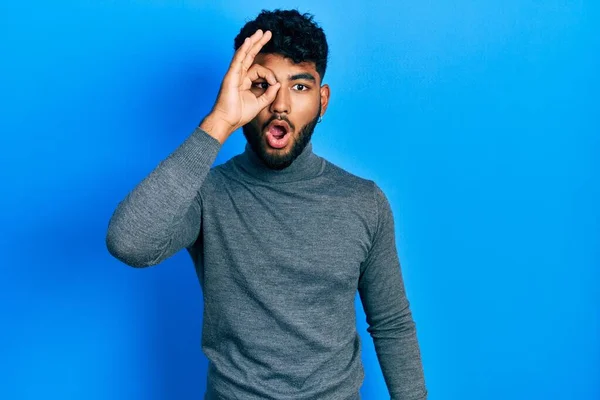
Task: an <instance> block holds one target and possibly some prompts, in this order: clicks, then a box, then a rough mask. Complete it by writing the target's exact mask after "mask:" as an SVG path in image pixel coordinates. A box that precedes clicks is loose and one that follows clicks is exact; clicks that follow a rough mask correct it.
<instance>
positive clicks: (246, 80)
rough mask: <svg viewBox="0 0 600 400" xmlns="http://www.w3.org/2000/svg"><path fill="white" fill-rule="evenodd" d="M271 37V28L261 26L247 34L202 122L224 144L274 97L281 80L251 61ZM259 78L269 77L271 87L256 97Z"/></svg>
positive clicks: (201, 126)
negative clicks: (253, 89) (210, 109)
mask: <svg viewBox="0 0 600 400" xmlns="http://www.w3.org/2000/svg"><path fill="white" fill-rule="evenodd" d="M270 38H271V32H270V31H266V32H265V33H263V31H262V30H260V29H259V30H257V31H256V32H255V33H254V34H253V35H252V36H250V37H247V38H246V40H245V41H244V44H242V45H241V46H240V47H239V49H238V50H237V51H236V52H235V54H234V56H233V59H232V61H231V65H230V66H229V69H228V70H227V73H226V74H225V77H224V78H223V82H222V83H221V88H220V90H219V95H218V96H217V101H216V102H215V105H214V106H213V108H212V111H211V112H210V114H209V115H207V116H206V118H205V119H204V120H203V121H202V123H201V124H200V128H201V129H203V130H204V131H206V132H207V133H208V134H210V135H211V136H213V137H215V138H216V139H217V140H219V142H221V144H222V143H223V142H225V140H226V139H227V138H228V137H229V135H231V134H232V133H233V132H234V131H235V130H236V129H238V128H239V127H241V126H243V125H245V124H247V123H248V122H250V121H251V120H252V119H253V118H254V117H256V115H257V114H258V113H259V112H260V111H261V110H262V109H264V108H265V107H266V106H268V105H269V104H271V103H272V102H273V100H274V99H275V95H276V94H277V91H278V90H279V87H280V86H281V84H280V83H279V82H277V80H276V79H275V75H274V74H273V71H271V70H270V69H267V68H265V67H263V66H261V65H258V64H254V65H252V63H253V62H254V57H256V55H257V54H258V52H259V51H260V49H261V48H262V47H263V46H264V45H265V43H267V42H268V41H269V39H270ZM260 78H262V79H264V80H266V81H267V83H268V84H269V88H268V89H267V90H266V91H265V92H264V93H263V94H262V95H260V96H258V97H257V96H256V95H255V94H254V93H252V92H251V91H250V89H251V87H252V82H253V81H255V80H258V79H260Z"/></svg>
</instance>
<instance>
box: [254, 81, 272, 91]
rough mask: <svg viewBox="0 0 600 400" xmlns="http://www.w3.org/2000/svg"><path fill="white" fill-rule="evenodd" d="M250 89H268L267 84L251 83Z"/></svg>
mask: <svg viewBox="0 0 600 400" xmlns="http://www.w3.org/2000/svg"><path fill="white" fill-rule="evenodd" d="M252 87H255V88H257V89H263V90H265V89H267V88H268V87H269V83H268V82H264V81H263V82H253V83H252Z"/></svg>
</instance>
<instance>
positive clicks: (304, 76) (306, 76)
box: [289, 72, 317, 82]
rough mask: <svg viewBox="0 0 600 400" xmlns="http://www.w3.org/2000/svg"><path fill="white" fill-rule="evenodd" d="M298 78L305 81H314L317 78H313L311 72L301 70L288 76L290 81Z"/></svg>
mask: <svg viewBox="0 0 600 400" xmlns="http://www.w3.org/2000/svg"><path fill="white" fill-rule="evenodd" d="M299 79H305V80H307V81H313V82H316V81H317V80H316V79H315V77H314V76H312V74H309V73H308V72H303V73H301V74H296V75H292V76H290V77H289V80H290V81H296V80H299Z"/></svg>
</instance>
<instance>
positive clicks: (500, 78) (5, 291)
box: [0, 0, 600, 400]
mask: <svg viewBox="0 0 600 400" xmlns="http://www.w3.org/2000/svg"><path fill="white" fill-rule="evenodd" d="M596 4H597V3H595V2H591V1H589V2H584V1H571V2H569V1H546V2H537V1H524V0H521V1H497V2H492V1H482V2H475V1H447V2H443V1H438V2H436V1H419V2H417V1H414V2H396V3H388V2H387V1H376V2H369V3H367V2H352V1H350V2H348V1H346V2H345V5H342V3H338V2H324V1H303V2H302V6H301V7H300V11H303V12H311V13H314V15H315V19H316V21H317V22H318V23H320V24H321V25H322V27H323V28H324V29H325V32H326V34H327V37H328V40H329V43H330V48H331V58H330V64H329V67H328V71H327V74H326V76H325V82H326V83H329V85H330V86H331V90H332V96H331V103H330V108H329V110H328V112H327V114H326V115H325V117H324V119H323V122H322V123H321V124H320V125H318V127H317V130H316V131H315V135H314V137H313V143H314V149H315V152H316V153H317V154H319V155H321V156H323V157H325V158H327V159H329V160H330V161H332V162H334V163H337V164H338V165H340V166H342V167H343V168H345V169H347V170H348V171H350V172H352V173H355V174H357V175H359V176H362V177H365V178H369V179H373V180H375V181H376V182H377V183H378V184H379V185H380V186H381V187H382V189H383V190H384V192H385V193H386V194H387V196H388V198H389V200H390V203H391V205H392V208H393V212H394V215H395V220H396V230H397V244H398V251H399V254H400V258H401V263H402V271H403V274H404V278H405V284H406V289H407V294H408V296H409V300H410V301H411V307H412V310H413V316H414V318H415V322H416V323H417V333H418V338H419V341H420V345H421V351H422V354H423V364H424V368H425V377H426V382H427V386H428V389H429V393H430V399H433V400H441V399H598V398H600V383H598V382H599V381H598V378H599V377H600V340H599V337H600V324H599V319H600V312H599V311H600V307H599V306H600V294H599V289H598V287H599V279H598V277H599V276H598V275H599V272H598V270H599V268H598V267H599V266H600V262H599V261H600V257H599V256H600V254H599V253H600V252H599V250H598V248H599V246H598V244H599V243H600V224H599V222H600V210H599V209H600V207H599V204H600V184H599V183H600V179H599V171H600V168H599V165H598V164H599V161H598V160H599V152H600V146H599V141H600V140H599V136H600V135H599V131H600V129H599V115H600V112H599V111H600V110H599V109H600V107H599V102H598V93H599V89H600V84H599V83H600V80H599V77H598V75H599V74H598V72H599V71H600V68H599V67H600V65H599V64H600V63H599V50H600V46H599V44H600V32H599V29H598V22H597V21H598V20H599V18H598V17H599V13H598V7H597V6H596ZM297 5H298V3H295V2H290V1H277V2H275V1H263V2H247V1H230V2H228V4H227V5H217V4H214V3H213V2H200V1H195V2H193V1H158V0H153V1H119V2H117V1H96V2H91V1H78V2H75V1H61V2H41V1H30V2H18V1H12V2H10V1H8V2H7V1H5V2H2V3H1V5H0V96H1V98H0V107H1V108H0V110H1V111H0V112H1V114H2V117H1V118H0V132H1V136H0V137H1V143H0V145H1V151H2V157H1V160H0V163H1V164H0V166H1V168H0V174H1V175H0V177H1V178H2V183H3V185H2V196H1V200H0V201H1V202H2V204H1V206H2V207H1V210H2V213H1V216H0V218H1V220H0V224H1V225H0V226H1V227H2V231H1V235H2V236H1V241H0V246H1V247H0V250H1V251H2V258H1V261H0V263H1V269H0V271H1V276H0V313H1V314H0V316H1V317H2V329H0V398H2V399H37V398H45V399H89V400H95V399H183V398H186V399H201V398H202V395H203V393H204V387H205V375H206V362H207V361H206V358H205V357H204V355H203V353H202V352H201V348H200V335H201V323H202V296H201V290H200V285H199V283H198V281H197V278H196V275H195V273H194V269H193V266H192V264H191V261H190V259H189V256H188V255H187V254H186V253H185V252H180V253H178V254H177V255H175V256H174V257H172V258H170V259H169V260H167V261H165V262H164V263H163V264H161V265H159V266H156V267H152V268H148V269H133V268H130V267H127V266H125V265H124V264H122V263H120V262H119V261H117V260H116V259H114V258H112V257H111V256H110V255H109V254H108V252H107V250H106V247H105V243H104V238H105V234H106V228H107V224H108V220H109V219H110V216H111V214H112V212H113V211H114V208H115V207H116V205H117V203H118V201H120V200H121V199H122V198H123V197H124V196H125V195H126V194H127V192H128V191H130V190H131V189H132V188H133V187H134V186H135V185H136V184H137V183H138V182H139V181H140V180H141V179H142V178H143V177H144V176H146V175H147V174H148V173H149V172H150V171H151V170H152V169H153V168H154V167H155V166H156V165H157V164H158V162H159V161H160V160H162V159H164V158H166V157H167V155H168V154H169V153H170V152H172V151H173V150H174V149H175V148H176V147H177V146H178V145H179V144H180V143H181V142H182V141H183V140H184V139H185V138H186V137H187V136H188V135H189V134H190V133H191V131H192V130H193V128H194V127H195V126H196V125H197V124H198V122H199V121H200V120H201V119H202V117H203V116H204V115H205V114H206V113H207V112H208V111H209V109H210V107H211V105H212V104H213V102H214V99H215V97H216V94H217V90H218V87H219V84H220V81H221V78H222V76H223V74H224V73H225V70H226V68H227V66H228V63H229V60H230V58H231V56H232V54H233V50H232V47H233V38H234V36H235V35H236V34H237V32H238V31H239V29H240V28H241V26H242V25H243V24H244V22H245V21H246V20H248V19H252V18H253V17H254V16H255V15H256V14H257V13H258V12H259V11H260V10H261V9H262V8H268V9H272V8H275V7H282V8H291V7H296V6H297ZM244 144H245V139H244V137H243V135H242V134H241V132H236V133H234V135H233V136H232V137H231V138H230V139H229V140H228V141H227V142H226V143H225V145H224V146H223V150H222V151H221V153H220V154H219V157H218V159H217V163H221V162H224V161H226V160H227V159H229V158H230V157H232V156H233V155H235V154H237V153H239V152H241V151H243V146H244ZM356 306H357V316H358V319H359V322H358V328H359V330H360V334H361V337H362V338H363V361H364V364H365V369H366V378H365V381H364V385H363V387H362V389H361V393H362V396H363V398H364V399H385V398H387V396H386V394H387V390H386V387H385V383H384V381H383V377H382V375H381V371H380V369H379V365H378V363H377V359H376V356H375V353H374V349H373V344H372V340H371V339H370V337H369V335H368V333H367V332H366V330H365V329H366V322H365V319H364V318H365V317H364V313H363V310H362V308H361V305H360V302H359V299H358V296H357V298H356Z"/></svg>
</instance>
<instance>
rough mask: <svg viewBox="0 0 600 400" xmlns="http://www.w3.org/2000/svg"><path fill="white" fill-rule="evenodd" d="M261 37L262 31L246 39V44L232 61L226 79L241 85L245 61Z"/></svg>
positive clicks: (238, 50)
mask: <svg viewBox="0 0 600 400" xmlns="http://www.w3.org/2000/svg"><path fill="white" fill-rule="evenodd" d="M259 37H262V31H261V30H260V29H259V30H257V31H256V32H254V34H253V35H252V36H249V37H247V38H246V39H244V43H243V44H242V45H241V46H240V47H239V48H238V49H237V51H236V52H235V55H234V56H233V59H232V60H231V64H230V65H229V70H228V71H227V74H226V78H228V77H231V78H232V81H234V82H232V83H234V84H238V85H239V83H240V82H241V77H242V69H243V61H244V59H245V58H246V56H247V55H248V51H249V50H250V49H251V48H252V45H253V44H254V42H255V41H257V40H258V38H259Z"/></svg>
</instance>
